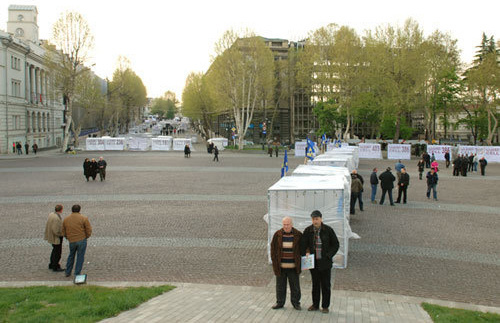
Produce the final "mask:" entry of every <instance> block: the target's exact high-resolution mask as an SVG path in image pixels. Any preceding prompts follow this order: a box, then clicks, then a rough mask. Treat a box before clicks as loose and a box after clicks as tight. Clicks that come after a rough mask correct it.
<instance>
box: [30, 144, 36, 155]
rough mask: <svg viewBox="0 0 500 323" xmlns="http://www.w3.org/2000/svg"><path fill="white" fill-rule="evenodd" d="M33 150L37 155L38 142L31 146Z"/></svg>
mask: <svg viewBox="0 0 500 323" xmlns="http://www.w3.org/2000/svg"><path fill="white" fill-rule="evenodd" d="M31 149H33V153H34V154H35V155H36V152H37V150H38V145H37V144H36V142H35V143H34V144H33V145H32V146H31Z"/></svg>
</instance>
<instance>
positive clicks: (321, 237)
mask: <svg viewBox="0 0 500 323" xmlns="http://www.w3.org/2000/svg"><path fill="white" fill-rule="evenodd" d="M311 218H312V225H310V226H308V227H307V228H306V229H305V230H304V233H303V234H302V233H300V231H298V230H297V229H295V228H294V227H293V223H292V219H291V218H290V217H285V218H283V222H282V223H283V228H282V229H280V230H278V231H276V232H275V233H274V236H273V239H272V241H271V260H272V263H273V271H274V274H275V275H276V304H275V305H274V306H273V307H272V308H273V309H279V308H282V307H283V306H284V304H285V300H286V284H287V280H288V282H289V284H290V290H291V302H292V305H293V307H294V308H295V309H296V310H301V307H300V298H301V293H300V283H299V274H300V272H301V255H302V256H309V255H310V254H314V262H315V266H314V268H313V269H310V272H311V278H312V301H313V304H312V305H311V306H310V307H309V308H308V311H317V310H319V305H320V300H321V312H322V313H328V312H329V310H328V308H329V307H330V297H331V273H332V264H333V261H332V259H333V256H335V254H336V253H337V251H338V249H339V241H338V239H337V236H336V234H335V232H334V231H333V229H332V228H331V227H330V226H328V225H326V224H324V223H323V215H322V214H321V212H320V211H318V210H316V211H313V212H312V213H311Z"/></svg>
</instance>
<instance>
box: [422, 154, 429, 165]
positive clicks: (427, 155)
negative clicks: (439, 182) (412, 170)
mask: <svg viewBox="0 0 500 323" xmlns="http://www.w3.org/2000/svg"><path fill="white" fill-rule="evenodd" d="M422 158H423V159H424V161H425V168H430V167H431V156H429V154H428V153H427V151H424V153H423V154H422Z"/></svg>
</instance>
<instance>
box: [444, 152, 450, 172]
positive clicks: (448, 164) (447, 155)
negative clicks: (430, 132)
mask: <svg viewBox="0 0 500 323" xmlns="http://www.w3.org/2000/svg"><path fill="white" fill-rule="evenodd" d="M444 160H445V161H446V168H448V167H450V152H449V151H447V152H445V153H444Z"/></svg>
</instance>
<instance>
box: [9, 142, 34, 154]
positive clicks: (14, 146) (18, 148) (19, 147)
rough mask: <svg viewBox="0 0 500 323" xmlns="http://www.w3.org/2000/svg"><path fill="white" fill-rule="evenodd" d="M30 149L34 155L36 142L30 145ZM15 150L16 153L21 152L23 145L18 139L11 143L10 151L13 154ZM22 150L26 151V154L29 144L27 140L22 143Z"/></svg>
mask: <svg viewBox="0 0 500 323" xmlns="http://www.w3.org/2000/svg"><path fill="white" fill-rule="evenodd" d="M31 149H32V151H33V153H34V154H35V155H36V152H37V151H38V145H37V144H36V143H34V144H33V145H32V146H31ZM16 152H17V154H18V155H22V154H23V146H22V145H21V143H20V142H19V141H18V142H13V143H12V153H14V154H15V153H16ZM24 152H25V153H26V155H28V154H29V152H30V145H29V144H28V143H27V142H26V143H24Z"/></svg>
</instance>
